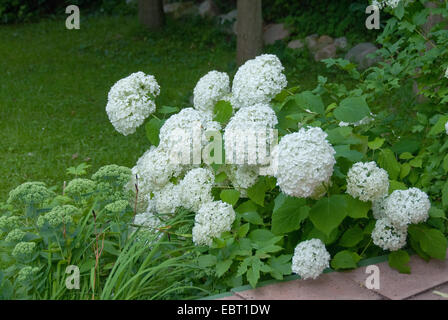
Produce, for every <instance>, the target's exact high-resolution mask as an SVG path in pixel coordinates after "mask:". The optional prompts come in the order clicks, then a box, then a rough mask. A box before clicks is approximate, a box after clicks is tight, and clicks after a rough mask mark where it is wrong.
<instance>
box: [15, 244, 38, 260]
mask: <svg viewBox="0 0 448 320" xmlns="http://www.w3.org/2000/svg"><path fill="white" fill-rule="evenodd" d="M34 248H36V243H35V242H19V243H18V244H16V246H15V247H14V250H12V256H13V257H14V258H16V259H17V258H20V257H28V256H30V255H31V254H32V253H33V251H34Z"/></svg>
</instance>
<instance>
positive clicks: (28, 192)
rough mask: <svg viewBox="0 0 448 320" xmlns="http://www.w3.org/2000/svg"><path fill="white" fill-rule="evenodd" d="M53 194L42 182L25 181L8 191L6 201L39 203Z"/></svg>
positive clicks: (26, 203) (27, 203) (28, 203)
mask: <svg viewBox="0 0 448 320" xmlns="http://www.w3.org/2000/svg"><path fill="white" fill-rule="evenodd" d="M52 196H54V194H53V192H51V191H50V190H48V189H47V187H46V186H45V183H43V182H25V183H23V184H21V185H20V186H18V187H17V188H15V189H13V190H11V191H10V192H9V198H8V203H19V204H24V205H30V204H41V203H43V202H44V201H45V200H47V199H48V198H50V197H52Z"/></svg>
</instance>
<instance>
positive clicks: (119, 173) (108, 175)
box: [92, 164, 132, 187]
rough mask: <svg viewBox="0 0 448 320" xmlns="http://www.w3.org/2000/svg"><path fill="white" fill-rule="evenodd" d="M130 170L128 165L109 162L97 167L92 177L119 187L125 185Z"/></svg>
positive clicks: (128, 178) (129, 175)
mask: <svg viewBox="0 0 448 320" xmlns="http://www.w3.org/2000/svg"><path fill="white" fill-rule="evenodd" d="M131 175H132V171H131V169H129V168H128V167H123V166H119V165H116V164H109V165H107V166H103V167H101V168H99V169H98V171H97V172H95V173H94V174H93V175H92V179H93V180H95V181H97V182H106V183H110V184H113V185H117V186H119V187H123V186H125V185H126V184H127V183H128V182H129V180H130V179H131Z"/></svg>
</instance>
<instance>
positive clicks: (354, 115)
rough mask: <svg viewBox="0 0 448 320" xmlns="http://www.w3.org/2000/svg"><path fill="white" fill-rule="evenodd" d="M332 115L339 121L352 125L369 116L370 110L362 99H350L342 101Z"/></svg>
mask: <svg viewBox="0 0 448 320" xmlns="http://www.w3.org/2000/svg"><path fill="white" fill-rule="evenodd" d="M333 114H334V116H335V118H336V119H338V120H340V121H344V122H349V123H353V122H357V121H360V120H361V119H363V118H365V117H367V116H368V115H370V109H369V106H368V105H367V103H366V101H365V99H364V98H361V97H350V98H346V99H344V100H342V101H341V102H340V103H339V106H338V107H337V108H336V109H335V110H334V111H333Z"/></svg>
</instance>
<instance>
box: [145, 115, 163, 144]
mask: <svg viewBox="0 0 448 320" xmlns="http://www.w3.org/2000/svg"><path fill="white" fill-rule="evenodd" d="M162 125H163V121H162V120H159V119H156V118H152V119H151V120H149V121H148V122H147V123H146V126H145V129H146V137H147V138H148V140H149V142H151V144H152V145H154V146H158V145H159V142H160V140H159V132H160V128H162Z"/></svg>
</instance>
